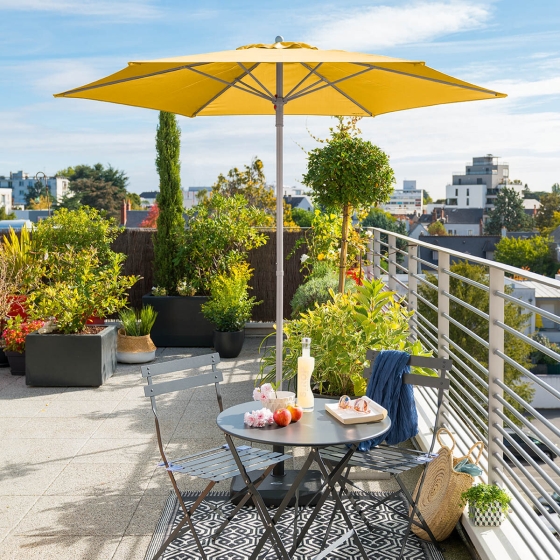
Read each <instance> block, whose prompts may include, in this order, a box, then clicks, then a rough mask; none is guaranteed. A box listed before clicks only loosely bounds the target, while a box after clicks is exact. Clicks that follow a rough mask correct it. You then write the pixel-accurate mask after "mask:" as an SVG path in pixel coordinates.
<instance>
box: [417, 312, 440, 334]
mask: <svg viewBox="0 0 560 560" xmlns="http://www.w3.org/2000/svg"><path fill="white" fill-rule="evenodd" d="M414 316H415V317H416V318H417V319H420V321H421V323H422V326H426V327H428V328H429V329H430V330H432V331H434V332H435V333H437V332H438V329H437V327H436V326H435V325H434V324H433V323H431V322H430V321H428V319H426V317H424V315H422V313H418V312H416V313H415V315H414Z"/></svg>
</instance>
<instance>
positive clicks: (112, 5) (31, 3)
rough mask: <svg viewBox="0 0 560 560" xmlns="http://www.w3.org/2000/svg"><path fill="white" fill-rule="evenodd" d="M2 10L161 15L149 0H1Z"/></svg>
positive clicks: (133, 16)
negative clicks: (116, 0)
mask: <svg viewBox="0 0 560 560" xmlns="http://www.w3.org/2000/svg"><path fill="white" fill-rule="evenodd" d="M0 10H13V11H26V12H56V13H59V14H63V15H79V16H100V17H109V16H110V17H118V18H119V19H120V21H123V20H124V21H129V20H139V19H152V18H156V17H158V16H159V15H160V12H159V10H158V9H157V8H156V7H155V6H153V5H152V4H151V2H150V1H149V0H119V1H118V2H115V1H113V2H111V1H109V0H0Z"/></svg>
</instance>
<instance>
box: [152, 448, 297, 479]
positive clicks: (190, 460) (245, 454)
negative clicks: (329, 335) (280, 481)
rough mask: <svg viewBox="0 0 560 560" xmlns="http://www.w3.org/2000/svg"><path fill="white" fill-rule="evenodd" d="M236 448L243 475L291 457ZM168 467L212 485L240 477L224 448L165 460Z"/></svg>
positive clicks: (253, 449) (264, 451)
mask: <svg viewBox="0 0 560 560" xmlns="http://www.w3.org/2000/svg"><path fill="white" fill-rule="evenodd" d="M236 449H237V451H238V453H239V457H240V459H241V462H242V463H243V466H244V468H245V471H246V472H252V471H258V470H264V469H266V468H267V467H268V466H270V465H275V464H277V463H280V462H281V461H285V460H286V459H291V458H292V457H291V455H284V454H282V453H277V452H274V451H268V450H265V449H259V448H257V447H250V446H248V445H242V446H240V447H237V448H236ZM168 465H169V466H168V467H167V470H168V471H171V472H180V473H184V474H188V475H190V476H195V477H197V478H204V479H207V480H213V481H214V482H220V481H222V480H227V479H230V478H233V477H234V476H237V475H239V474H240V472H239V469H238V467H237V464H236V462H235V460H234V458H233V456H232V454H231V452H230V451H229V449H228V447H227V445H224V446H222V447H215V448H213V449H207V450H205V451H201V452H199V453H194V454H193V455H188V456H186V457H180V458H179V459H174V460H171V461H168ZM159 466H164V464H163V463H160V464H159Z"/></svg>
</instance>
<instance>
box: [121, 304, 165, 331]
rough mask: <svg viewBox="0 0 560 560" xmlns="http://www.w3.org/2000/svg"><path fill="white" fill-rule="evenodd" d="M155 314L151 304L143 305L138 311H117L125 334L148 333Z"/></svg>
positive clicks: (154, 319) (155, 316)
mask: <svg viewBox="0 0 560 560" xmlns="http://www.w3.org/2000/svg"><path fill="white" fill-rule="evenodd" d="M157 315H158V314H157V311H155V310H154V308H153V307H152V306H151V305H145V306H143V307H142V309H140V311H136V310H134V309H123V310H122V311H121V312H120V313H119V319H120V321H121V323H122V327H123V330H124V334H125V335H126V336H146V335H148V334H150V332H151V330H152V327H153V326H154V323H155V322H156V318H157Z"/></svg>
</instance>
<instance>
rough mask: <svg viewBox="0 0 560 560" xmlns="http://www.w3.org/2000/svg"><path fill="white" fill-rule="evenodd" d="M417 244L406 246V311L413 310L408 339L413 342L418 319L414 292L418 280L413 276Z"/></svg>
mask: <svg viewBox="0 0 560 560" xmlns="http://www.w3.org/2000/svg"><path fill="white" fill-rule="evenodd" d="M417 256H418V245H409V246H408V300H407V301H408V311H412V312H414V315H413V316H412V317H411V318H410V337H409V338H410V340H411V341H412V342H414V341H415V340H416V338H417V335H416V332H417V331H418V319H417V318H416V312H417V311H418V300H417V298H416V293H418V280H416V278H415V277H414V274H416V269H417V267H418V261H417V260H416V257H417Z"/></svg>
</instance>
